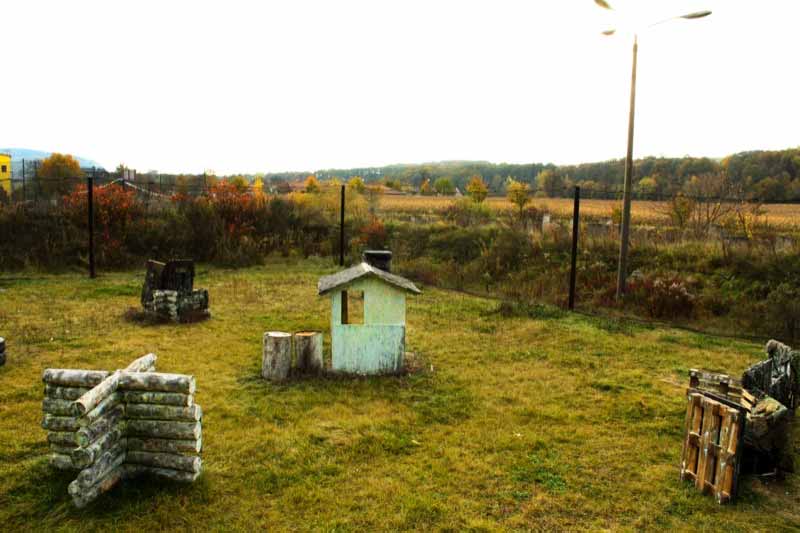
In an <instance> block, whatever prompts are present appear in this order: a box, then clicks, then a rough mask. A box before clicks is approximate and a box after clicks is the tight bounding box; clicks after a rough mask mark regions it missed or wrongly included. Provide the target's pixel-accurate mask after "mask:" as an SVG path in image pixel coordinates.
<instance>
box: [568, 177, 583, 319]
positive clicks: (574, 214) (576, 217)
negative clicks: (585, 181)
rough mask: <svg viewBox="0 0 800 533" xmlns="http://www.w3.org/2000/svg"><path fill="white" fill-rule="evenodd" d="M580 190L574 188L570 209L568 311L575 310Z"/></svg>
mask: <svg viewBox="0 0 800 533" xmlns="http://www.w3.org/2000/svg"><path fill="white" fill-rule="evenodd" d="M580 212H581V188H580V187H575V204H574V207H573V208H572V265H571V268H570V271H569V309H570V311H571V310H573V309H575V276H576V268H577V263H578V229H579V228H580V225H581V224H580V220H581V215H580Z"/></svg>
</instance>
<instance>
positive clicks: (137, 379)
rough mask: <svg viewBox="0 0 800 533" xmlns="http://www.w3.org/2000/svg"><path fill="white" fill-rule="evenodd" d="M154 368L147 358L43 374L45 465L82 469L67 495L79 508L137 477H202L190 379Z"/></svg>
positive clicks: (151, 356)
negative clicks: (110, 368)
mask: <svg viewBox="0 0 800 533" xmlns="http://www.w3.org/2000/svg"><path fill="white" fill-rule="evenodd" d="M155 362H156V356H155V355H154V354H148V355H146V356H144V357H141V358H139V359H137V360H136V361H134V362H133V363H131V365H129V366H128V367H127V368H125V369H123V370H117V371H115V372H111V373H110V372H105V371H92V370H69V369H47V370H45V371H44V374H43V376H42V378H43V380H44V382H45V399H44V402H43V405H42V408H43V410H44V413H45V414H44V419H43V421H42V426H43V427H44V428H45V429H46V430H48V437H47V438H48V441H49V443H50V448H51V455H50V463H51V465H53V466H54V467H56V468H59V469H71V470H79V471H80V472H79V473H78V476H77V478H76V479H75V481H73V482H72V483H70V485H69V489H68V490H69V493H70V495H71V496H72V498H73V501H74V503H75V505H76V506H77V507H83V506H85V505H86V504H88V503H89V502H91V501H92V500H94V499H95V498H97V497H98V496H99V495H100V494H102V493H103V492H105V491H106V490H108V489H110V488H111V487H113V486H114V485H115V484H116V483H117V482H119V481H120V480H121V479H124V478H129V477H132V476H136V475H139V474H150V475H156V476H160V477H164V478H168V479H171V480H175V481H187V482H190V481H194V480H195V479H196V478H197V476H199V475H200V471H201V468H202V463H201V460H200V457H199V456H198V454H199V453H200V451H201V449H202V441H201V419H202V410H201V409H200V406H199V405H197V404H195V403H194V392H195V387H196V386H195V380H194V377H193V376H186V375H181V374H162V373H156V372H154V370H155Z"/></svg>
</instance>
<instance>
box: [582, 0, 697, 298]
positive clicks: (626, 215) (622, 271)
mask: <svg viewBox="0 0 800 533" xmlns="http://www.w3.org/2000/svg"><path fill="white" fill-rule="evenodd" d="M594 3H595V4H597V5H598V6H600V7H602V8H603V9H613V8H612V7H611V6H610V5H609V3H608V2H606V1H605V0H594ZM710 14H711V11H696V12H694V13H688V14H686V15H680V16H677V17H670V18H667V19H664V20H660V21H658V22H656V23H654V24H650V25H649V26H647V28H646V29H649V28H652V27H653V26H658V25H659V24H663V23H665V22H669V21H670V20H676V19H686V20H694V19H701V18H703V17H707V16H709V15H710ZM616 32H617V30H615V29H611V30H606V31H604V32H603V35H607V36H611V35H614V34H615V33H616ZM638 54H639V36H638V34H637V33H634V35H633V68H632V69H631V104H630V111H629V114H628V152H627V155H626V156H625V182H624V186H623V187H624V188H623V193H622V197H623V204H622V231H621V233H622V234H621V236H620V239H621V240H620V245H619V267H618V270H617V299H620V298H621V297H622V295H623V294H624V293H625V280H626V278H627V268H628V244H629V242H628V241H629V240H630V230H631V189H632V185H631V182H632V181H633V119H634V115H635V109H636V60H637V56H638Z"/></svg>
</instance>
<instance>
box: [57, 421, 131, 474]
mask: <svg viewBox="0 0 800 533" xmlns="http://www.w3.org/2000/svg"><path fill="white" fill-rule="evenodd" d="M124 435H125V431H124V427H123V424H117V426H116V427H113V428H111V430H110V431H109V432H108V433H106V434H104V435H103V436H102V437H100V438H99V439H97V440H96V441H94V442H93V443H92V444H90V445H89V446H86V447H84V448H75V449H73V450H72V451H71V453H70V456H71V457H72V463H73V464H74V465H75V466H77V467H79V468H86V467H87V466H90V465H92V464H93V463H94V461H95V459H97V458H98V457H100V456H101V455H102V454H103V453H105V452H106V451H107V450H110V449H111V448H113V447H114V446H115V445H116V444H117V443H118V442H119V441H120V440H122V438H123V436H124Z"/></svg>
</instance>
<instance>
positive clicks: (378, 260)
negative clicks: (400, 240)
mask: <svg viewBox="0 0 800 533" xmlns="http://www.w3.org/2000/svg"><path fill="white" fill-rule="evenodd" d="M363 258H364V261H365V262H367V263H369V264H370V265H372V266H374V267H375V268H380V269H381V270H384V271H386V272H391V271H392V252H391V251H389V250H364V253H363Z"/></svg>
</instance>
